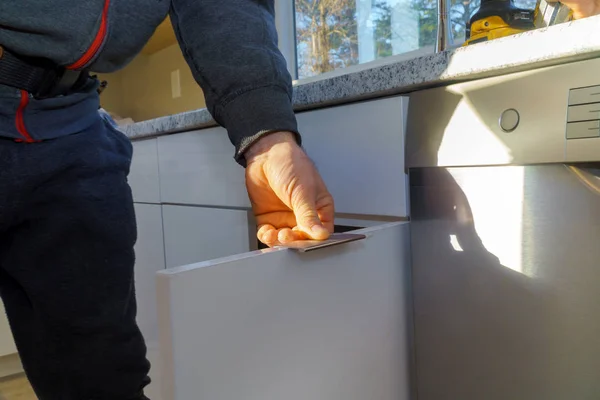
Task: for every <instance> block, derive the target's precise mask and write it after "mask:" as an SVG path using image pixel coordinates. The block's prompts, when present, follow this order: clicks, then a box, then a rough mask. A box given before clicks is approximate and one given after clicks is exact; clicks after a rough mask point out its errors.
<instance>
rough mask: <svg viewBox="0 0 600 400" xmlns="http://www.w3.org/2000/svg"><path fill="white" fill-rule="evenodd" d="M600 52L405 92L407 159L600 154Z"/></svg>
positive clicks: (450, 162)
mask: <svg viewBox="0 0 600 400" xmlns="http://www.w3.org/2000/svg"><path fill="white" fill-rule="evenodd" d="M599 70H600V58H595V59H590V60H585V61H578V62H572V63H566V64H562V65H557V66H551V67H544V68H538V69H533V70H530V71H523V72H515V73H511V74H506V75H501V76H495V77H489V78H483V79H476V80H471V81H466V82H461V83H456V84H452V85H448V86H444V87H436V88H432V89H426V90H420V91H415V92H413V93H411V94H410V98H409V105H408V118H407V126H406V165H407V167H408V168H414V167H436V166H440V167H452V166H474V165H531V164H545V163H571V162H597V161H600V78H598V73H597V71H599Z"/></svg>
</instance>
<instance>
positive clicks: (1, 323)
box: [0, 300, 17, 357]
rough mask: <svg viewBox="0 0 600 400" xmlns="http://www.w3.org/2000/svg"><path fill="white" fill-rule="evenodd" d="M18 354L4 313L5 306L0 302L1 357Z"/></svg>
mask: <svg viewBox="0 0 600 400" xmlns="http://www.w3.org/2000/svg"><path fill="white" fill-rule="evenodd" d="M16 352H17V347H16V346H15V342H14V340H13V335H12V332H11V330H10V325H9V324H8V319H7V318H6V312H5V311H4V305H3V304H2V301H1V300H0V357H3V356H6V355H9V354H14V353H16Z"/></svg>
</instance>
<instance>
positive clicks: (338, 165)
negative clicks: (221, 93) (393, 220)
mask: <svg viewBox="0 0 600 400" xmlns="http://www.w3.org/2000/svg"><path fill="white" fill-rule="evenodd" d="M407 105H408V99H407V98H404V97H396V98H390V99H383V100H376V101H369V102H364V103H359V104H352V105H344V106H340V107H333V108H327V109H323V110H316V111H309V112H303V113H300V114H298V122H299V126H300V130H301V132H302V135H303V145H304V147H305V149H306V150H307V152H308V154H309V155H310V157H311V158H312V159H313V160H314V162H315V164H316V165H317V167H318V169H319V171H320V172H321V174H322V176H323V178H324V179H325V181H326V183H327V185H328V187H329V189H330V190H331V192H332V194H333V197H334V199H335V202H336V209H337V211H338V212H340V213H348V214H371V215H389V216H399V217H401V216H406V215H407V214H408V211H407V209H408V207H407V195H406V182H407V179H406V175H405V173H404V119H405V118H404V116H405V111H406V109H407ZM158 148H159V163H160V177H161V180H160V183H161V198H162V201H163V202H165V203H176V204H195V205H203V206H226V207H250V202H249V200H248V195H247V193H246V187H245V181H244V169H243V168H241V167H240V166H239V165H237V164H236V163H235V162H234V160H233V158H232V157H233V147H232V146H231V144H230V142H229V139H228V138H227V133H226V131H225V130H224V129H222V128H211V129H204V130H200V131H196V132H188V133H181V134H177V135H171V136H165V137H161V138H159V139H158Z"/></svg>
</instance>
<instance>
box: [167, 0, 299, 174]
mask: <svg viewBox="0 0 600 400" xmlns="http://www.w3.org/2000/svg"><path fill="white" fill-rule="evenodd" d="M171 1H172V2H171V20H172V22H173V26H174V28H175V33H176V35H177V38H178V41H179V44H180V46H181V48H182V51H183V55H184V57H185V58H186V60H187V62H188V64H189V66H190V68H191V70H192V73H193V75H194V78H195V79H196V81H197V82H198V83H199V84H200V86H201V87H202V89H203V91H204V94H205V97H206V103H207V107H208V110H209V111H210V113H211V114H212V116H213V118H215V120H216V121H217V122H218V123H219V124H220V125H221V126H223V127H225V128H226V129H227V132H228V134H229V139H230V140H231V142H232V143H233V145H234V146H235V156H234V157H235V159H236V161H238V163H240V164H241V165H245V163H244V157H243V153H244V151H245V150H246V149H248V147H249V146H250V145H251V144H252V143H253V142H255V141H256V140H257V139H259V138H260V137H261V136H263V135H265V134H268V133H271V132H275V131H291V132H294V133H296V137H297V139H298V141H299V142H300V135H299V134H298V128H297V123H296V117H295V115H294V111H293V108H292V80H291V76H290V74H289V73H288V70H287V67H286V61H285V59H284V57H283V55H282V54H281V52H280V51H279V49H278V47H277V32H276V30H275V18H274V15H275V11H274V1H273V0H171Z"/></svg>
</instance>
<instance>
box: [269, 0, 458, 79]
mask: <svg viewBox="0 0 600 400" xmlns="http://www.w3.org/2000/svg"><path fill="white" fill-rule="evenodd" d="M274 1H275V25H276V27H277V33H278V37H279V50H280V51H281V53H282V54H283V56H284V57H285V59H286V62H287V66H288V71H289V72H290V74H291V76H292V80H294V84H303V83H308V82H315V81H320V80H324V79H328V78H332V77H336V76H343V75H347V74H351V73H355V72H360V71H365V70H368V69H372V68H376V67H379V66H382V65H388V64H395V63H398V62H402V61H409V60H413V59H416V58H419V57H423V56H426V55H430V54H433V53H435V45H433V46H425V47H422V48H420V49H417V50H414V51H410V52H407V53H402V54H396V55H393V56H389V57H385V58H380V59H377V60H373V61H369V62H366V63H362V64H357V65H352V66H350V67H346V68H340V69H337V70H334V71H329V72H324V73H322V74H318V75H315V76H311V77H307V78H301V79H299V77H298V59H297V57H298V54H297V44H298V43H297V38H296V15H295V10H296V4H295V1H294V0H274ZM449 42H451V41H449ZM462 44H463V43H458V44H450V43H447V46H446V50H455V49H457V48H459V47H461V46H462Z"/></svg>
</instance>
